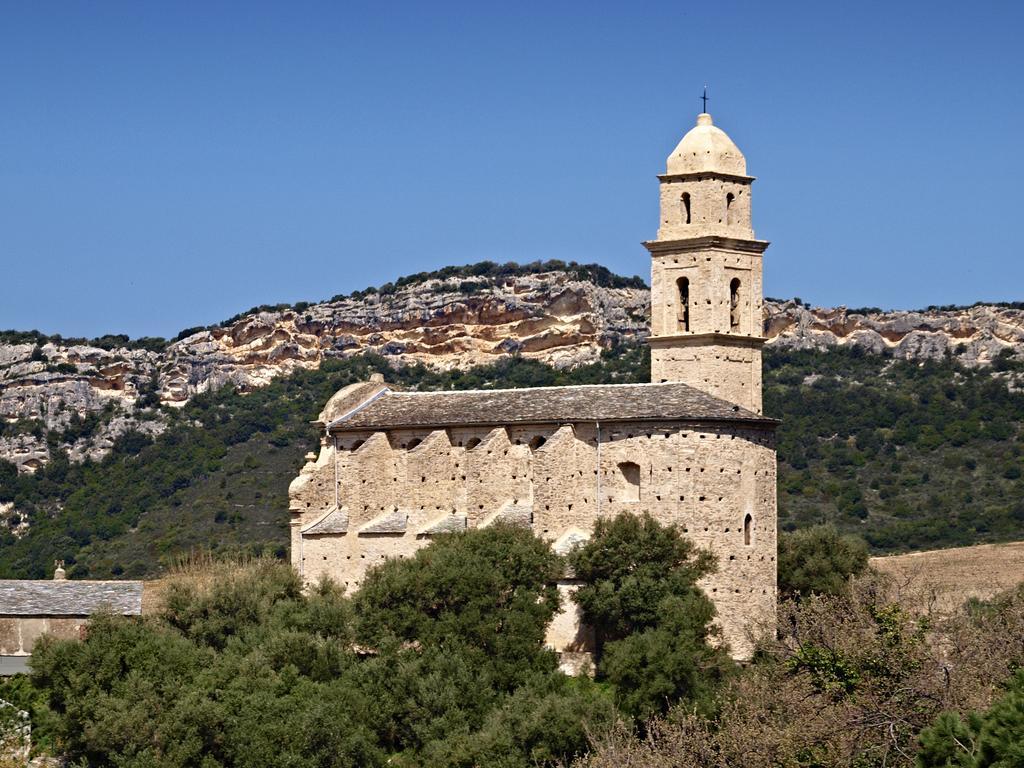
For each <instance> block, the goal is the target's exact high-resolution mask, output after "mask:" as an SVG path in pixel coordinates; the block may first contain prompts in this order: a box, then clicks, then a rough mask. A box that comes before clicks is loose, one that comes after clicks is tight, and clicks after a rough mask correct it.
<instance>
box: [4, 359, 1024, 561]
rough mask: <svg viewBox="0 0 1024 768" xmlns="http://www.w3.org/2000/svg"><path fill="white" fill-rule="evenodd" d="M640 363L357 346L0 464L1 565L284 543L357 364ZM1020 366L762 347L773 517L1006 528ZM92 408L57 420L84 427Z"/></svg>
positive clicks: (940, 540) (860, 526)
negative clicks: (1, 509) (323, 418)
mask: <svg viewBox="0 0 1024 768" xmlns="http://www.w3.org/2000/svg"><path fill="white" fill-rule="evenodd" d="M648 365H649V364H648V358H647V355H646V353H645V351H644V350H643V349H641V348H637V347H621V348H617V349H612V350H608V351H606V352H605V354H604V355H603V356H602V359H601V360H600V361H599V362H598V363H595V364H593V365H588V366H582V367H580V368H577V369H575V370H572V371H562V370H557V369H555V368H552V367H550V366H547V365H544V364H541V363H538V362H536V361H531V360H527V359H522V358H517V357H511V358H507V359H505V360H503V361H502V362H500V363H497V364H494V365H489V366H481V367H478V368H474V369H471V370H468V371H448V372H437V371H431V370H428V369H426V368H425V367H423V366H418V365H417V366H408V367H403V368H398V369H394V368H392V367H391V366H390V364H389V363H388V361H386V360H385V359H384V358H378V357H373V356H367V357H358V358H352V359H347V360H338V359H330V360H327V361H325V362H324V364H323V365H322V366H321V368H320V369H319V370H316V371H298V372H296V373H294V374H292V375H291V376H288V377H281V378H279V379H277V380H275V381H274V382H273V383H272V384H271V385H270V386H268V387H265V388H262V389H259V390H256V391H254V392H251V393H247V394H245V395H240V394H238V393H236V392H234V391H233V390H231V389H223V390H221V391H219V392H216V393H211V394H205V395H202V396H199V397H197V398H195V399H194V400H193V401H192V402H191V403H190V404H189V405H188V406H187V407H185V408H184V409H182V410H180V411H169V410H168V411H167V413H166V418H168V419H169V420H170V428H169V429H168V431H167V432H166V433H165V434H164V435H162V436H161V437H159V438H158V439H157V440H156V441H151V440H150V439H149V438H146V437H143V436H141V435H138V434H128V435H125V436H124V437H122V438H121V439H120V440H119V441H118V442H117V444H116V445H115V446H114V450H113V451H112V452H111V453H110V454H109V455H108V456H107V457H106V458H105V459H103V460H102V461H99V462H87V463H85V464H81V465H78V464H72V463H70V462H68V461H67V460H66V458H64V457H63V456H62V455H60V454H59V453H58V454H57V456H56V458H55V460H54V461H53V462H51V463H50V464H49V465H48V466H47V467H45V468H44V469H42V470H41V471H39V472H38V473H36V474H35V475H34V476H22V477H20V478H17V479H14V478H13V475H12V469H11V468H10V466H9V465H6V464H5V463H3V462H0V501H14V502H15V507H16V513H15V514H17V515H19V516H23V517H25V518H27V519H28V521H29V522H30V525H31V527H30V529H29V532H28V534H26V535H25V536H23V537H22V538H20V539H15V538H14V537H13V536H12V535H10V534H8V533H0V576H20V577H24V576H43V575H45V574H46V573H47V572H48V569H49V567H50V565H51V563H52V561H53V560H55V559H62V560H65V561H67V562H68V563H69V564H70V565H73V569H72V571H71V574H72V576H73V577H76V576H77V577H82V576H86V575H92V576H94V577H104V576H109V575H121V574H126V575H131V576H140V575H144V574H148V573H153V572H155V571H156V570H158V569H159V568H160V567H161V565H162V564H165V563H166V562H168V560H170V559H173V557H174V556H175V555H176V554H177V553H179V552H181V551H187V550H188V549H190V548H192V547H196V546H214V547H217V548H220V549H227V550H239V549H240V550H245V551H261V552H262V551H271V552H277V553H279V554H280V555H283V554H284V552H285V546H286V544H287V537H286V527H287V513H286V511H285V510H286V509H287V497H286V492H287V486H288V483H289V482H290V480H291V478H292V477H294V474H295V471H296V469H297V468H298V467H299V466H300V465H301V462H302V456H303V454H304V453H306V452H307V451H308V450H311V449H313V448H314V447H315V445H316V435H315V434H314V431H313V430H312V429H311V428H310V426H309V421H311V420H313V419H314V418H315V417H316V415H317V413H318V412H319V410H320V408H322V407H323V404H324V403H325V402H326V401H327V399H328V398H329V397H330V395H331V394H333V392H334V391H335V390H336V389H338V388H339V387H341V386H344V385H345V384H348V383H350V382H352V381H356V380H360V379H364V378H365V377H366V376H368V375H369V374H370V373H371V372H375V371H381V372H383V373H384V374H385V376H386V377H387V379H388V380H389V381H391V382H394V383H396V384H398V385H399V386H403V387H410V388H418V389H469V388H488V387H526V386H554V385H562V384H591V383H600V382H612V381H614V382H631V381H646V380H648V376H649V367H648ZM1022 378H1024V364H1022V363H1020V362H1018V361H1014V360H1012V359H1010V358H1008V357H1005V358H1000V359H997V360H996V361H995V363H994V364H993V366H992V367H991V368H985V369H978V370H970V369H965V368H963V367H961V366H959V365H957V364H956V363H954V362H942V363H916V362H904V361H896V360H893V359H892V358H890V357H885V356H869V355H863V354H858V353H856V352H850V351H844V350H833V351H830V352H827V353H822V352H786V351H779V350H768V351H767V352H766V354H765V412H766V413H768V414H769V415H771V416H775V417H779V418H781V420H782V423H781V425H780V427H779V430H778V447H779V522H780V527H781V529H782V530H788V531H792V530H796V529H799V528H806V527H809V526H812V525H816V524H823V523H827V524H831V525H833V526H835V527H836V528H837V529H838V530H839V531H840V532H843V533H855V534H857V535H859V536H862V537H863V538H865V539H866V540H867V541H868V542H869V544H870V546H871V548H872V550H874V551H876V552H889V551H901V550H909V549H923V548H935V547H945V546H958V545H966V544H974V543H981V542H989V541H1007V540H1015V539H1019V538H1020V537H1021V531H1022V527H1024V432H1022V424H1024V391H1022V389H1021V385H1020V381H1021V379H1022ZM1014 380H1016V381H1017V382H1018V384H1017V388H1016V389H1011V388H1010V387H1009V386H1008V383H1009V382H1011V381H1014ZM144 396H146V397H149V398H150V400H152V393H149V394H146V395H144ZM150 404H151V405H152V403H150ZM92 421H94V420H90V419H83V420H80V421H78V422H74V423H72V424H71V425H70V426H69V427H68V429H69V430H72V431H74V432H75V433H76V434H77V433H79V432H81V433H83V434H84V433H86V432H87V431H88V430H90V429H93V428H95V424H93V423H92ZM6 429H10V430H19V429H21V430H41V429H42V425H41V424H40V423H36V424H28V423H26V424H20V425H18V424H14V425H8V426H7V427H6ZM133 529H136V530H137V531H138V533H136V534H135V535H128V534H127V532H128V531H131V530H133Z"/></svg>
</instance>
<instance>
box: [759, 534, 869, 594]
mask: <svg viewBox="0 0 1024 768" xmlns="http://www.w3.org/2000/svg"><path fill="white" fill-rule="evenodd" d="M778 564H779V575H778V580H779V591H780V592H782V593H783V594H785V595H790V596H792V595H809V594H812V593H816V592H817V593H823V594H829V595H837V594H840V593H841V592H842V591H843V590H844V589H846V585H847V583H848V581H849V579H850V577H851V576H856V575H858V574H860V573H863V572H864V570H865V569H866V568H867V565H868V547H867V544H866V543H865V542H864V540H863V539H860V538H857V537H855V536H841V535H840V534H839V532H838V531H837V530H836V529H835V528H834V527H833V526H829V525H817V526H813V527H811V528H804V529H802V530H798V531H794V532H793V533H784V534H782V535H781V536H780V537H779V559H778Z"/></svg>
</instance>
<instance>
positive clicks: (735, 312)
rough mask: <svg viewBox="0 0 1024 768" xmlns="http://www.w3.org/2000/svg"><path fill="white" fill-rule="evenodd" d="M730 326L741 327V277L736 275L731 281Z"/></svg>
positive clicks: (733, 327)
mask: <svg viewBox="0 0 1024 768" xmlns="http://www.w3.org/2000/svg"><path fill="white" fill-rule="evenodd" d="M729 327H730V328H731V329H733V330H736V329H737V328H739V327H740V279H739V278H738V277H734V278H733V279H732V281H731V282H730V283H729Z"/></svg>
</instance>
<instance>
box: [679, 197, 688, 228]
mask: <svg viewBox="0 0 1024 768" xmlns="http://www.w3.org/2000/svg"><path fill="white" fill-rule="evenodd" d="M679 207H680V213H682V215H683V223H684V224H689V223H690V193H689V192H683V197H682V199H681V200H680V206H679Z"/></svg>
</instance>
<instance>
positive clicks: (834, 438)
mask: <svg viewBox="0 0 1024 768" xmlns="http://www.w3.org/2000/svg"><path fill="white" fill-rule="evenodd" d="M1014 379H1016V381H1017V385H1016V388H1011V387H1009V386H1008V383H1009V382H1011V381H1013V380H1014ZM1022 379H1024V362H1021V361H1015V360H1012V359H1010V358H1009V357H1003V358H1000V359H997V360H996V361H995V363H994V364H993V366H992V367H991V368H981V369H967V368H964V367H962V366H960V365H958V364H957V363H955V362H952V361H945V362H939V363H935V362H925V363H921V362H913V361H897V360H893V359H892V358H890V357H886V356H870V355H864V354H859V353H857V352H856V351H845V350H833V351H830V352H828V353H821V352H785V351H779V350H772V351H770V352H768V353H767V354H766V355H765V397H764V399H765V413H767V414H770V415H771V416H774V417H777V418H780V419H781V420H782V424H781V426H780V428H779V431H778V451H779V522H780V526H781V527H782V528H783V529H785V530H794V529H796V528H805V527H808V526H810V525H814V524H817V523H831V524H833V525H835V526H836V527H837V528H838V529H839V530H840V531H843V532H852V533H857V534H858V535H860V536H862V537H864V538H865V539H867V541H868V543H869V544H870V546H871V547H872V549H873V550H875V551H882V552H885V551H894V550H895V551H900V550H903V551H905V550H911V549H926V548H936V547H948V546H959V545H967V544H975V543H980V542H987V541H1008V540H1014V539H1019V538H1020V537H1021V531H1022V528H1024V477H1022V474H1024V473H1022V470H1024V431H1022V425H1024V390H1022V388H1021V386H1020V384H1021V380H1022Z"/></svg>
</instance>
